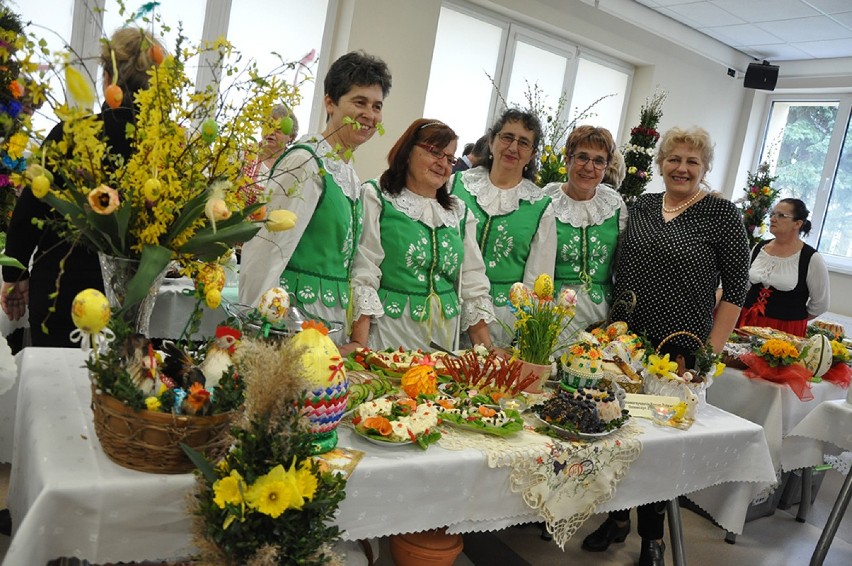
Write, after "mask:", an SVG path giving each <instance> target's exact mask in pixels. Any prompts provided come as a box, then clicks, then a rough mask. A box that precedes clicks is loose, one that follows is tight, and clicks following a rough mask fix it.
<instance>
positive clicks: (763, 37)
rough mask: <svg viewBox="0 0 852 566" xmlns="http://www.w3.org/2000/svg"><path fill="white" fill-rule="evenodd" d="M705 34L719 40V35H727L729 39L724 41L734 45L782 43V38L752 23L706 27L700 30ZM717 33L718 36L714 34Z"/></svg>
mask: <svg viewBox="0 0 852 566" xmlns="http://www.w3.org/2000/svg"><path fill="white" fill-rule="evenodd" d="M701 31H703V32H704V33H706V34H707V35H710V36H712V37H716V39H719V40H720V41H721V37H727V38H729V39H730V41H725V43H727V44H728V45H732V46H734V47H736V46H739V45H763V44H767V43H784V39H783V38H780V37H778V36H776V35H773V34H771V33H769V32H768V31H765V30H762V29H760V28H759V27H757V26H755V25H752V24H740V25H736V26H719V27H714V28H706V29H703V30H701ZM716 33H718V34H719V36H717V35H716Z"/></svg>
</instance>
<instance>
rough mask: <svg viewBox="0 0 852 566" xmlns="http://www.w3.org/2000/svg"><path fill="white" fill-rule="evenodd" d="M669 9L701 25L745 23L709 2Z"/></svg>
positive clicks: (670, 7) (714, 25)
mask: <svg viewBox="0 0 852 566" xmlns="http://www.w3.org/2000/svg"><path fill="white" fill-rule="evenodd" d="M669 10H671V11H672V12H674V13H675V14H680V15H681V16H684V17H686V18H689V19H690V20H693V21H697V22H701V27H716V26H731V25H735V24H742V23H745V22H744V21H743V20H741V19H740V18H738V17H736V16H735V15H733V14H732V13H730V12H727V11H725V10H723V9H721V8H719V7H718V6H716V5H714V4H711V3H710V2H693V3H692V4H683V5H679V6H669Z"/></svg>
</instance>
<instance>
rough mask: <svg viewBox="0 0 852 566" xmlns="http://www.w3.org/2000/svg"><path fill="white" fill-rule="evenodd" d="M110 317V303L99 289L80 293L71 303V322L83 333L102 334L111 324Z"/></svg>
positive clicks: (85, 290)
mask: <svg viewBox="0 0 852 566" xmlns="http://www.w3.org/2000/svg"><path fill="white" fill-rule="evenodd" d="M109 315H110V308H109V301H108V300H107V298H106V297H105V296H104V294H103V293H101V292H100V291H98V290H97V289H84V290H82V291H80V292H79V293H77V296H76V297H74V301H73V302H72V303H71V320H73V321H74V325H75V326H76V327H77V328H79V329H80V330H82V331H83V332H88V333H90V334H95V333H97V332H100V331H101V330H103V328H104V327H105V326H106V325H107V323H108V322H109Z"/></svg>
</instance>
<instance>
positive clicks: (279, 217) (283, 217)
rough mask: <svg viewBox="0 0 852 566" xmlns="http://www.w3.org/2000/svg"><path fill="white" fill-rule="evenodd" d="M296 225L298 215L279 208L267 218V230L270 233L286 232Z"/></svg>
mask: <svg viewBox="0 0 852 566" xmlns="http://www.w3.org/2000/svg"><path fill="white" fill-rule="evenodd" d="M295 225H296V215H295V214H293V213H292V212H290V211H289V210H285V209H283V208H279V209H277V210H273V211H272V212H270V213H269V216H267V218H266V229H267V230H269V231H270V232H284V231H285V230H289V229H290V228H292V227H293V226H295Z"/></svg>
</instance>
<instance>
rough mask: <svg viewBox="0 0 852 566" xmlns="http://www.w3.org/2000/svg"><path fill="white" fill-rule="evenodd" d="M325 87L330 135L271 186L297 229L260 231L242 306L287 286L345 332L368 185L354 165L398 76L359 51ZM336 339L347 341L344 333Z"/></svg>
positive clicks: (278, 166) (252, 245)
mask: <svg viewBox="0 0 852 566" xmlns="http://www.w3.org/2000/svg"><path fill="white" fill-rule="evenodd" d="M323 86H324V89H325V97H324V102H325V109H326V113H327V116H328V117H327V121H326V127H325V129H324V130H323V131H322V132H321V133H319V134H309V135H307V136H305V137H303V138H302V139H300V140H298V142H297V143H296V144H294V145H292V146H291V147H290V148H289V149H288V150H287V151H286V152H285V153H284V155H282V156H281V157H280V158H279V159H278V161H277V162H276V163H275V164H273V166H272V172H271V174H270V175H271V176H270V178H269V181H268V182H267V184H266V190H267V194H268V198H269V204H270V209H277V208H284V209H288V210H291V211H292V212H294V213H295V214H296V217H297V221H296V226H295V227H294V228H293V229H292V230H289V231H287V232H269V231H268V230H266V228H261V230H260V232H259V233H258V234H257V235H256V236H255V237H254V238H252V239H251V240H249V241H248V242H246V243H245V244H244V245H243V251H242V259H241V262H242V263H241V269H240V288H239V300H240V303H242V304H245V305H251V306H255V305H257V303H258V301H259V299H260V297H261V295H262V294H263V293H264V292H265V291H267V290H268V289H270V288H272V287H278V286H282V287H285V288H286V289H287V290H288V291H289V292H290V293H291V294H292V295H293V304H294V305H296V306H298V307H299V308H300V309H302V310H303V311H305V312H306V313H307V314H309V315H311V316H313V317H317V318H320V319H322V320H324V321H326V322H329V323H336V324H338V325H342V326H345V324H346V319H347V317H346V312H347V308H348V307H349V297H350V282H349V279H350V269H351V265H352V260H353V258H354V257H355V251H356V249H357V246H358V239H359V235H360V231H361V221H362V210H361V181H360V180H359V179H358V175H357V174H356V173H355V168H354V167H353V166H352V163H351V162H350V161H351V156H352V152H354V151H356V150H357V149H358V148H359V147H360V146H361V145H362V144H364V143H366V142H367V141H369V140H370V139H371V138H372V137H373V135H374V134H375V133H376V129H377V126H378V125H379V123H380V122H381V119H382V108H383V106H384V99H385V97H386V96H387V95H388V92H389V91H390V88H391V75H390V71H389V70H388V67H387V65H386V64H385V63H384V61H382V60H381V59H378V58H376V57H372V56H370V55H367V54H365V53H363V52H357V51H353V52H351V53H347V54H346V55H344V56H342V57H340V58H339V59H337V60H336V61H335V62H334V63H332V65H331V67H330V68H329V70H328V74H327V75H326V77H325V81H324V82H323ZM332 336H333V338H334V339H335V341H336V342H337V343H338V344H340V343H342V342H345V340H346V333H345V332H338V333H335V334H332Z"/></svg>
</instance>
